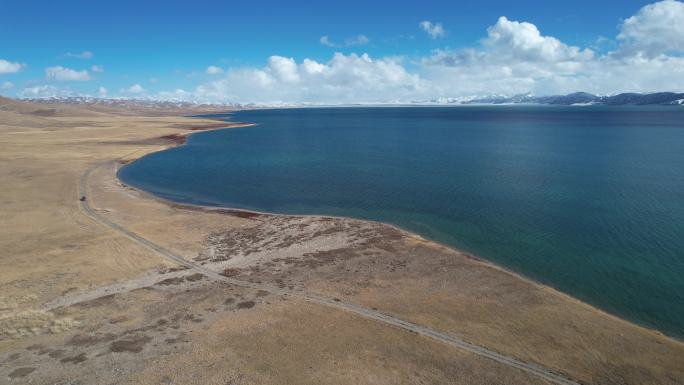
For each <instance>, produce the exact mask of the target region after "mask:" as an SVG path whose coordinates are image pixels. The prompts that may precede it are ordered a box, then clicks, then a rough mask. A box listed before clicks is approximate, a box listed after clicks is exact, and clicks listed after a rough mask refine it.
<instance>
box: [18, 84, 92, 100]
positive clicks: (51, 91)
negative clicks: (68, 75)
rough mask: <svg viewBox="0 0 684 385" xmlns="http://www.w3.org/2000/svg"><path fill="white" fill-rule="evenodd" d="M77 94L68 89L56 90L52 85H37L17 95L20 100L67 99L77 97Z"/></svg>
mask: <svg viewBox="0 0 684 385" xmlns="http://www.w3.org/2000/svg"><path fill="white" fill-rule="evenodd" d="M78 95H80V94H79V93H78V92H74V91H73V90H70V89H69V88H57V87H55V86H53V85H47V84H45V85H37V86H33V87H27V88H24V89H23V90H21V92H19V93H18V94H17V96H18V97H20V98H50V97H68V96H78Z"/></svg>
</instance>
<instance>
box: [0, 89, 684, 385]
mask: <svg viewBox="0 0 684 385" xmlns="http://www.w3.org/2000/svg"><path fill="white" fill-rule="evenodd" d="M5 103H6V104H4V105H2V107H3V108H1V109H0V122H1V123H0V143H2V144H0V160H2V161H1V162H0V176H2V180H3V183H4V186H5V187H3V189H2V191H1V192H0V198H1V199H2V203H3V209H2V211H1V212H0V213H1V216H2V222H3V231H2V234H0V250H1V251H0V270H1V271H2V273H1V274H0V293H1V294H0V383H4V382H8V383H29V382H30V383H36V384H43V383H45V384H48V383H50V384H54V383H64V384H66V383H78V382H79V381H80V382H81V383H84V384H86V383H87V384H100V383H101V384H109V383H131V384H137V383H154V384H156V383H160V384H172V383H175V384H186V383H198V384H199V383H201V384H226V383H234V384H242V383H244V384H252V383H253V384H264V383H310V384H321V383H344V384H348V383H454V384H536V383H540V384H543V383H548V382H547V381H545V380H543V379H540V378H538V377H535V376H531V375H529V374H528V373H525V372H523V371H521V370H519V369H515V368H511V367H510V366H507V365H503V364H501V363H498V362H494V361H492V360H489V359H486V358H483V357H481V356H478V355H476V354H472V353H469V352H465V351H462V350H459V349H455V348H453V347H451V346H448V345H445V344H442V343H439V342H436V341H433V340H430V339H428V338H425V337H423V336H420V335H416V334H415V333H409V332H407V331H405V330H401V329H399V328H396V327H388V326H387V325H384V324H382V323H379V322H376V321H373V320H369V319H365V318H363V317H359V316H356V315H354V314H350V313H348V312H345V311H341V310H336V309H334V308H329V307H325V306H319V305H316V304H312V303H309V302H306V301H303V300H300V299H297V298H292V297H288V296H283V295H276V294H273V293H269V292H265V291H260V290H256V289H249V288H244V287H238V286H234V285H230V284H226V283H225V282H220V281H216V280H212V279H210V277H208V276H206V275H202V274H199V273H197V272H195V271H192V270H188V269H185V268H182V267H179V266H178V265H177V264H174V263H171V262H169V261H168V260H167V259H165V258H163V257H161V256H160V255H158V254H157V253H155V252H153V251H151V250H149V249H147V248H145V247H142V246H141V245H140V244H138V243H136V242H134V241H133V240H131V239H129V238H127V237H125V236H123V235H122V234H120V233H117V232H116V231H114V230H112V229H110V228H108V227H106V226H103V225H101V224H99V223H97V222H95V221H93V220H92V219H91V218H89V217H88V216H87V215H85V213H84V212H83V210H82V209H81V208H80V206H79V201H78V196H79V192H78V189H79V180H80V178H81V176H82V175H83V173H85V172H86V170H88V169H89V168H91V167H92V165H94V164H97V163H100V162H108V161H111V160H113V159H118V158H123V161H124V162H126V161H130V160H133V159H136V158H138V157H140V156H142V155H144V154H147V153H150V152H153V151H159V150H162V149H164V148H168V147H169V146H174V145H178V144H180V143H182V142H183V137H184V136H185V135H187V134H188V133H190V132H191V130H192V129H193V128H194V129H203V128H216V127H217V123H216V122H215V121H210V120H202V119H194V118H184V117H180V116H177V113H176V112H173V114H172V113H171V112H169V114H168V116H160V115H161V114H159V112H155V115H156V116H145V114H144V111H142V112H138V113H137V114H134V115H131V114H119V113H117V111H89V110H82V109H81V110H79V109H78V108H75V107H69V108H64V109H63V110H60V111H58V113H56V114H52V116H43V115H44V114H32V112H33V111H37V110H38V108H37V107H32V106H27V105H21V106H17V105H15V104H12V103H14V102H5ZM118 166H119V165H117V164H116V163H103V166H102V167H98V168H96V169H94V171H93V172H92V174H91V175H90V177H89V178H88V181H87V189H88V203H89V204H90V205H92V207H93V208H94V210H96V211H97V213H99V214H100V215H102V216H104V217H106V218H107V219H108V220H111V221H112V222H115V223H117V224H120V225H122V226H125V227H126V228H127V229H130V230H131V231H133V232H135V233H136V234H139V235H140V236H142V237H144V238H145V239H149V240H150V241H152V242H154V243H155V244H158V245H162V246H163V247H164V248H166V249H168V250H171V251H172V252H173V253H175V254H177V255H179V256H182V257H183V258H184V259H187V260H188V261H192V262H193V263H194V264H197V265H200V266H202V267H204V268H206V269H210V270H211V271H215V272H218V273H221V274H223V275H224V276H227V277H232V278H235V279H239V280H243V281H247V282H254V283H260V284H268V285H271V286H273V287H279V288H283V289H284V290H290V291H295V292H300V293H311V294H316V295H323V296H326V297H329V298H337V299H339V300H340V301H344V302H345V303H347V302H348V303H354V304H358V305H360V306H363V307H365V308H368V309H374V310H376V311H378V312H381V313H383V314H388V315H392V316H395V317H398V318H401V319H403V320H407V321H410V322H412V323H415V324H420V325H424V326H426V327H429V328H431V329H434V330H438V331H440V332H443V333H447V334H450V335H455V336H459V337H462V338H463V339H465V340H467V341H469V342H472V343H474V344H477V345H479V346H484V347H486V348H488V349H491V350H493V351H496V352H499V353H501V354H505V355H507V356H511V357H515V358H516V359H518V360H521V361H524V362H529V363H534V364H537V365H541V366H544V367H547V368H550V369H552V370H554V371H558V372H560V373H563V374H564V375H567V376H568V377H569V378H572V379H574V380H577V381H579V382H582V383H592V384H654V383H658V384H678V383H681V380H680V379H681V378H684V346H683V345H682V344H681V343H680V342H678V341H674V340H672V339H669V338H667V337H664V336H662V335H660V334H659V333H657V332H654V331H651V330H647V329H644V328H641V327H639V326H636V325H633V324H631V323H629V322H626V321H623V320H620V319H618V318H615V317H613V316H610V315H607V314H605V313H604V312H601V311H599V310H597V309H594V308H592V307H590V306H588V305H586V304H583V303H581V302H580V301H577V300H575V299H573V298H571V297H568V296H566V295H564V294H561V293H558V292H557V291H555V290H552V289H550V288H548V287H545V286H542V285H539V284H536V283H534V282H530V281H528V280H525V279H522V278H521V277H519V276H517V275H514V274H511V273H510V272H507V271H505V270H503V269H500V268H498V267H496V266H494V265H492V264H489V263H487V262H484V261H480V260H477V259H474V258H472V257H470V256H468V255H466V254H464V253H461V252H459V251H456V250H452V249H449V248H446V247H444V246H442V245H438V244H435V243H432V242H429V241H426V240H424V239H422V238H420V237H417V236H414V235H412V234H410V233H407V232H404V231H401V230H399V229H396V228H394V227H391V226H388V225H383V224H380V223H373V222H366V221H358V220H353V219H345V218H324V217H315V216H314V217H294V216H282V215H263V214H256V213H246V212H236V211H232V210H216V209H206V208H205V209H202V208H193V207H187V206H182V205H177V204H171V203H169V202H165V201H162V200H159V199H156V198H153V197H150V196H149V195H148V194H144V193H141V192H139V191H137V190H134V189H131V188H128V187H126V186H124V185H122V184H121V183H120V182H119V181H118V180H117V179H116V169H117V167H118Z"/></svg>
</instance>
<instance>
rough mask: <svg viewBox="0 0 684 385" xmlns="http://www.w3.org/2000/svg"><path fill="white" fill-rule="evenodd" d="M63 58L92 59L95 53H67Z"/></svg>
mask: <svg viewBox="0 0 684 385" xmlns="http://www.w3.org/2000/svg"><path fill="white" fill-rule="evenodd" d="M63 56H64V57H68V58H73V59H92V58H93V53H92V52H90V51H83V52H80V53H71V52H67V53H65V54H64V55H63Z"/></svg>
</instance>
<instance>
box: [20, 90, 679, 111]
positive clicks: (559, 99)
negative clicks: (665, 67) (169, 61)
mask: <svg viewBox="0 0 684 385" xmlns="http://www.w3.org/2000/svg"><path fill="white" fill-rule="evenodd" d="M23 100H28V101H31V102H39V103H44V104H85V105H91V106H110V107H119V108H121V107H123V108H127V109H135V108H141V107H144V108H146V109H159V110H166V109H174V108H176V109H196V110H220V109H228V110H236V109H251V108H264V107H270V108H291V107H326V106H339V105H338V104H327V103H320V104H319V103H316V104H314V103H283V102H280V103H259V104H255V103H248V104H239V103H197V102H187V101H168V100H155V99H128V98H96V97H86V96H70V97H49V98H32V99H28V98H27V99H23ZM407 104H408V105H468V104H548V105H559V106H572V105H607V106H624V105H635V106H645V105H682V106H684V93H675V92H657V93H652V94H637V93H624V94H617V95H612V96H597V95H592V94H589V93H586V92H575V93H572V94H567V95H552V96H534V95H531V94H524V95H515V96H498V95H497V96H471V97H458V98H444V97H442V98H436V99H428V100H419V101H413V102H411V103H374V104H365V103H361V104H345V105H349V106H352V105H353V106H364V105H378V106H387V105H407Z"/></svg>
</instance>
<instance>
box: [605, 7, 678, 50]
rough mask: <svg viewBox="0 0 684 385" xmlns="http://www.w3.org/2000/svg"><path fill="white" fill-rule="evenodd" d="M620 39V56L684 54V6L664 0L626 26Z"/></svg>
mask: <svg viewBox="0 0 684 385" xmlns="http://www.w3.org/2000/svg"><path fill="white" fill-rule="evenodd" d="M617 38H618V39H619V40H620V41H621V42H622V43H623V46H622V47H621V49H620V50H619V51H618V53H619V54H620V55H632V56H633V55H643V56H648V57H655V56H658V55H662V54H681V53H684V3H682V2H680V1H675V0H664V1H660V2H657V3H653V4H649V5H647V6H645V7H643V8H641V9H640V10H639V12H637V14H636V15H634V16H632V17H630V18H627V19H626V20H625V21H624V22H623V23H622V25H621V27H620V34H619V35H618V36H617Z"/></svg>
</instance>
